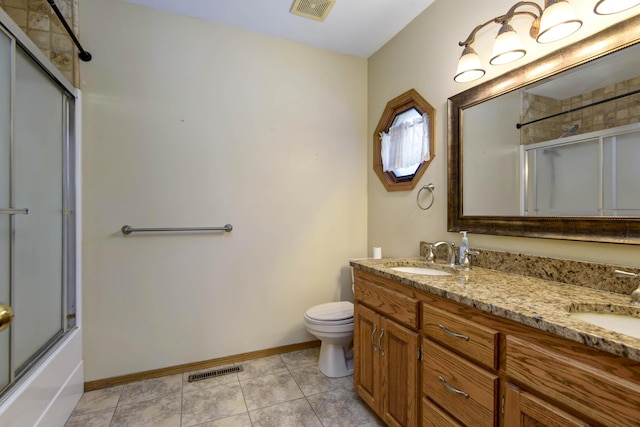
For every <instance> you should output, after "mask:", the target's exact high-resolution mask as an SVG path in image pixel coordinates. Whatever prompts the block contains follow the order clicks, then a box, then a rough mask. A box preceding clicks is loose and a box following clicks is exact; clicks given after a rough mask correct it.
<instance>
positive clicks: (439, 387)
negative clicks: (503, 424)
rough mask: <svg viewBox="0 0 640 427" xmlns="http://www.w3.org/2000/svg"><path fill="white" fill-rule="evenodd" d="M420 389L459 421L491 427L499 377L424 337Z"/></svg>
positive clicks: (478, 426) (493, 423) (476, 426)
mask: <svg viewBox="0 0 640 427" xmlns="http://www.w3.org/2000/svg"><path fill="white" fill-rule="evenodd" d="M422 344H423V356H424V357H423V359H424V360H423V362H422V392H423V393H424V394H426V395H427V396H428V397H429V398H430V399H431V400H433V401H434V402H435V403H437V404H438V405H440V406H441V407H442V408H444V409H445V410H446V411H447V412H449V413H450V414H452V415H453V416H455V417H456V418H457V419H458V420H459V421H460V422H462V424H464V425H468V426H474V427H481V426H494V425H495V414H496V402H497V399H496V396H497V392H498V376H497V375H494V374H492V373H490V372H487V371H485V370H484V369H482V368H480V367H478V366H476V365H474V364H473V363H471V362H468V361H467V360H465V359H463V358H462V357H460V356H458V355H457V354H455V353H453V352H452V351H449V350H447V349H446V348H444V347H442V346H440V345H438V344H436V343H435V342H433V341H430V340H428V339H424V340H423V343H422Z"/></svg>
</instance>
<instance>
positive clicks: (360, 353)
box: [353, 302, 381, 412]
mask: <svg viewBox="0 0 640 427" xmlns="http://www.w3.org/2000/svg"><path fill="white" fill-rule="evenodd" d="M380 319H381V318H380V315H379V314H377V313H376V312H375V311H373V310H371V309H369V308H367V307H365V306H363V305H361V304H359V303H357V302H356V305H355V308H354V313H353V355H354V367H353V381H354V386H355V389H356V392H357V393H358V395H359V396H360V397H361V398H362V400H364V401H365V402H366V403H367V404H368V405H369V406H370V407H371V408H372V409H373V410H374V411H376V412H379V408H378V406H379V403H378V402H379V400H380V398H379V396H380V369H379V366H378V363H379V360H378V344H377V341H376V340H377V339H378V337H379V336H380V331H381V326H380Z"/></svg>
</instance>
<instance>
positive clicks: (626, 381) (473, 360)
mask: <svg viewBox="0 0 640 427" xmlns="http://www.w3.org/2000/svg"><path fill="white" fill-rule="evenodd" d="M355 300H356V305H355V313H354V352H355V369H354V371H355V372H354V382H355V388H356V392H357V393H358V394H359V395H360V396H361V397H362V398H363V399H364V400H365V401H366V402H367V403H368V404H369V405H370V406H371V407H372V408H373V409H374V410H375V411H376V412H377V413H378V414H379V415H380V416H381V417H382V419H383V420H384V421H385V423H387V425H390V426H400V425H411V426H413V425H418V420H419V421H420V425H422V426H423V427H443V426H444V427H449V426H450V427H462V426H467V427H482V426H493V427H520V426H522V427H525V426H526V427H543V426H548V427H551V426H555V427H564V426H569V427H573V426H599V427H622V426H640V363H639V362H636V361H633V360H631V359H627V358H624V357H618V356H615V355H612V354H610V353H607V352H604V351H600V350H598V349H596V348H592V347H588V346H586V345H583V344H580V343H577V342H574V341H570V340H567V339H564V338H561V337H559V336H557V335H554V334H550V333H546V332H543V331H540V330H538V329H535V328H531V327H528V326H525V325H523V324H521V323H518V322H514V321H511V320H508V319H504V318H500V317H497V316H494V315H491V314H489V313H485V312H483V311H480V310H478V309H475V308H473V307H469V306H467V305H464V304H460V303H457V302H454V301H451V300H449V299H446V298H442V297H438V296H435V295H432V294H430V293H427V292H422V291H420V290H418V289H415V288H413V287H411V286H405V285H402V284H400V283H398V282H395V281H393V280H390V279H386V278H383V277H379V276H376V275H374V274H370V273H366V272H363V271H361V270H358V269H356V270H355ZM382 329H384V334H382ZM382 351H384V356H383V355H382ZM417 353H420V354H421V361H418V356H417V355H416V354H417ZM418 404H419V405H418ZM418 412H420V413H419V414H418ZM418 416H419V418H418Z"/></svg>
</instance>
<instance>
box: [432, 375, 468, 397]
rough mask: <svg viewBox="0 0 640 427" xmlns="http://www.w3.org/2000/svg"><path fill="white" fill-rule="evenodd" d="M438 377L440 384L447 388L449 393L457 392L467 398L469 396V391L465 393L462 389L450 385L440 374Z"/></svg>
mask: <svg viewBox="0 0 640 427" xmlns="http://www.w3.org/2000/svg"><path fill="white" fill-rule="evenodd" d="M438 379H439V380H440V382H442V385H443V386H444V388H446V389H447V390H449V391H450V392H451V393H455V394H459V395H460V396H464V397H466V398H467V399H468V398H469V393H465V392H464V391H462V390H458V389H457V388H454V387H451V386H450V385H449V384H447V380H445V379H444V378H442V377H441V376H440V375H438Z"/></svg>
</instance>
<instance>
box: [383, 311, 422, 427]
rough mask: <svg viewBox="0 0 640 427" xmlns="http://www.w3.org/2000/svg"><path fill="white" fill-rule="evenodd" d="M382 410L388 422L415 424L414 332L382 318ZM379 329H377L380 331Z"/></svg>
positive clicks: (416, 356) (416, 379)
mask: <svg viewBox="0 0 640 427" xmlns="http://www.w3.org/2000/svg"><path fill="white" fill-rule="evenodd" d="M381 324H382V331H384V332H383V338H382V346H381V347H380V348H379V349H378V352H379V357H380V361H381V362H382V363H381V364H382V384H381V389H382V390H383V397H382V413H381V417H382V419H383V421H384V422H385V423H387V425H389V426H405V427H410V426H411V427H414V426H417V424H418V344H419V342H420V339H419V337H418V334H417V333H416V332H414V331H412V330H410V329H407V328H405V327H404V326H401V325H399V324H397V323H396V322H394V321H392V320H390V319H387V318H382V322H381ZM382 331H381V332H382Z"/></svg>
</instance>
